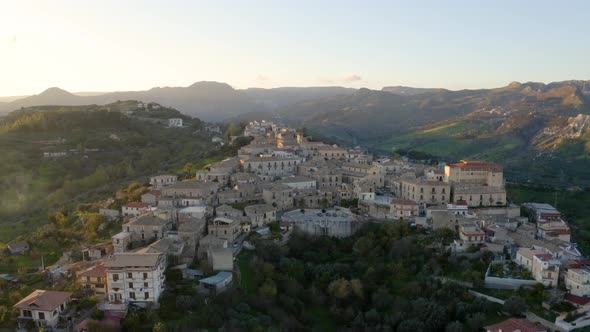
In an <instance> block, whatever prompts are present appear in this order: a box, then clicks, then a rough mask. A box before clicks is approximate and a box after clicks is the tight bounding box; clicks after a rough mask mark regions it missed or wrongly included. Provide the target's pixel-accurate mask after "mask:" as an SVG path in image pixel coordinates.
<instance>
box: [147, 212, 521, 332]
mask: <svg viewBox="0 0 590 332" xmlns="http://www.w3.org/2000/svg"><path fill="white" fill-rule="evenodd" d="M446 237H448V234H444V232H435V233H433V234H424V233H420V232H418V231H416V230H415V229H412V228H411V227H410V226H409V225H408V224H407V223H403V222H394V223H383V224H368V225H366V226H365V227H364V228H363V229H362V230H360V231H359V232H357V234H356V235H354V236H352V237H350V238H346V239H336V238H326V237H308V236H306V235H304V234H299V233H295V234H293V235H292V238H291V239H290V240H289V242H288V243H287V244H286V245H284V246H281V245H279V244H277V243H276V242H275V241H271V240H262V239H258V238H257V239H254V240H253V241H254V242H255V244H256V249H255V252H253V253H252V252H246V253H244V254H243V255H241V256H240V257H239V259H238V261H239V263H238V264H239V266H240V271H241V272H240V276H239V281H238V280H236V281H235V283H236V284H237V285H236V288H235V289H234V290H233V291H229V292H226V293H223V294H221V295H218V296H217V297H215V298H214V299H209V300H208V301H206V300H205V299H204V298H202V297H201V296H200V295H198V294H196V292H195V291H194V289H192V288H191V287H190V285H186V284H183V283H182V282H181V281H178V280H179V279H178V278H175V277H174V276H168V278H167V281H168V283H169V284H168V286H169V287H167V291H166V294H165V295H164V297H163V299H162V302H161V308H160V310H159V311H158V313H157V316H158V317H157V319H156V320H152V321H150V322H149V323H146V324H148V325H149V326H151V325H153V324H155V323H158V322H160V323H161V324H163V326H164V327H165V328H166V329H168V330H171V331H188V330H190V327H191V326H201V327H211V328H219V327H224V328H226V329H229V330H245V331H264V330H268V329H269V328H270V327H275V328H280V329H283V330H317V331H330V330H332V331H334V330H367V331H370V330H375V331H376V330H385V331H445V330H446V331H450V332H454V331H479V330H480V329H481V327H482V326H484V325H485V324H487V323H490V320H494V317H492V316H495V314H496V313H497V312H498V311H501V310H502V308H501V306H500V305H498V304H494V303H491V302H487V301H486V300H483V299H480V298H475V297H473V296H472V295H471V294H470V293H469V292H468V291H467V289H466V288H464V287H462V286H460V285H458V284H456V283H451V282H447V283H442V282H441V281H440V280H439V279H438V278H437V277H438V276H440V275H442V274H443V273H445V271H447V270H448V269H450V268H451V267H452V265H453V264H454V263H450V262H449V257H448V256H447V255H446V254H439V253H437V252H436V251H435V250H434V249H432V248H433V247H434V246H433V244H434V243H437V242H439V241H441V240H444V239H446ZM236 279H237V276H236ZM178 289H181V290H180V291H179V290H178ZM181 295H182V296H181ZM184 296H186V298H185V297H184ZM204 303H206V304H205V305H203V304H204ZM512 309H513V310H512V311H514V312H516V311H518V309H519V303H515V304H514V305H512ZM184 312H190V314H189V315H182V314H181V313H184Z"/></svg>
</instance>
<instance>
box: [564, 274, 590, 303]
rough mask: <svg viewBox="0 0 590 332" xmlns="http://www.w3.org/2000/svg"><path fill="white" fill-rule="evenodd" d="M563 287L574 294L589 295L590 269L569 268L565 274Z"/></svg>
mask: <svg viewBox="0 0 590 332" xmlns="http://www.w3.org/2000/svg"><path fill="white" fill-rule="evenodd" d="M565 288H567V289H568V290H569V291H570V293H571V294H573V295H576V296H582V297H584V296H589V295H590V271H588V270H586V269H569V270H568V271H567V274H566V275H565Z"/></svg>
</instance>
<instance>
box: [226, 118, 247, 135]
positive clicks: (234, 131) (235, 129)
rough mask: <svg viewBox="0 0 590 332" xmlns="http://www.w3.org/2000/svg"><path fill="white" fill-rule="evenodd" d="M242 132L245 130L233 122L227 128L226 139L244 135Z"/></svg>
mask: <svg viewBox="0 0 590 332" xmlns="http://www.w3.org/2000/svg"><path fill="white" fill-rule="evenodd" d="M242 131H243V129H242V127H241V126H240V125H239V124H237V123H235V122H232V123H230V124H229V125H228V126H227V130H226V131H225V137H227V138H230V137H231V136H238V135H240V134H241V133H242Z"/></svg>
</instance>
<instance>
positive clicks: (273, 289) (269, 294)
mask: <svg viewBox="0 0 590 332" xmlns="http://www.w3.org/2000/svg"><path fill="white" fill-rule="evenodd" d="M258 293H259V294H260V296H261V297H262V298H263V299H264V300H274V299H275V297H276V296H277V284H276V283H275V282H274V280H272V279H266V280H265V281H264V283H263V284H262V286H260V288H258Z"/></svg>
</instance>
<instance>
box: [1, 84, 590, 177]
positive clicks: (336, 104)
mask: <svg viewBox="0 0 590 332" xmlns="http://www.w3.org/2000/svg"><path fill="white" fill-rule="evenodd" d="M117 100H141V101H144V102H150V101H153V102H157V103H159V104H162V105H164V106H169V107H172V108H175V109H178V110H179V111H181V112H182V113H184V114H186V115H190V116H193V117H199V118H201V119H203V120H206V121H246V120H251V119H261V118H270V117H272V118H275V119H280V120H281V121H284V122H286V123H287V124H289V125H291V126H296V127H306V128H307V129H309V132H310V133H312V134H313V135H316V136H322V137H323V138H327V139H329V140H330V141H334V142H338V143H344V144H354V145H357V144H360V145H363V146H365V147H368V148H370V149H372V150H374V151H376V152H382V153H391V151H419V152H421V153H426V154H427V155H431V156H436V157H438V158H443V159H458V158H462V157H481V158H486V159H490V160H496V161H499V162H503V163H505V164H507V165H520V166H519V167H521V168H526V163H527V162H529V161H530V160H531V158H540V163H539V164H540V165H542V164H547V163H548V160H553V161H552V162H551V163H553V164H552V166H551V167H549V166H547V167H546V168H547V170H546V171H545V174H550V173H551V172H552V169H553V168H555V167H562V166H563V165H559V163H558V162H559V161H563V160H565V161H566V162H567V163H569V164H570V165H573V166H575V167H576V168H575V169H572V170H571V171H572V173H576V172H577V171H578V170H579V169H581V170H582V172H586V170H590V161H589V160H590V159H589V152H590V134H587V133H586V132H587V131H588V124H587V119H586V118H585V116H588V115H590V81H563V82H553V83H548V84H544V83H536V82H528V83H519V82H512V83H510V84H508V85H507V86H504V87H500V88H494V89H477V90H460V91H452V90H446V89H436V88H433V89H423V88H412V87H403V86H395V87H384V88H383V89H382V90H370V89H366V88H361V89H351V88H344V87H308V88H295V87H286V88H275V89H258V88H250V89H244V90H239V89H234V88H232V87H231V86H230V85H228V84H225V83H217V82H197V83H195V84H192V85H190V86H188V87H164V88H153V89H150V90H146V91H128V92H108V93H103V94H93V93H85V94H84V95H76V94H72V93H69V92H67V91H64V90H61V89H58V88H50V89H48V90H46V91H44V92H43V93H41V94H38V95H34V96H29V97H25V98H20V99H16V100H13V101H10V102H6V103H0V112H2V111H3V112H8V111H11V110H15V109H19V108H21V107H27V106H33V105H82V104H107V103H111V102H115V101H117ZM576 128H578V129H576ZM572 130H578V132H572ZM580 165H582V166H580ZM573 166H572V167H573ZM588 172H590V171H588ZM588 175H589V178H590V173H589V174H588Z"/></svg>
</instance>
